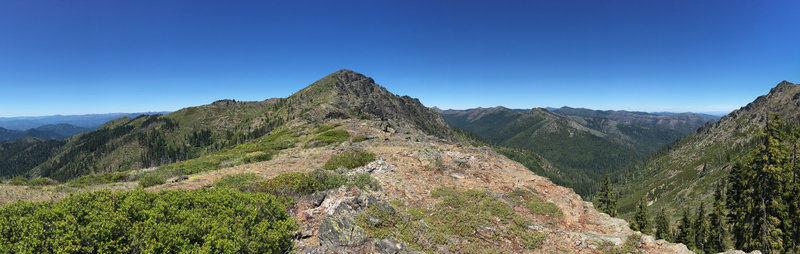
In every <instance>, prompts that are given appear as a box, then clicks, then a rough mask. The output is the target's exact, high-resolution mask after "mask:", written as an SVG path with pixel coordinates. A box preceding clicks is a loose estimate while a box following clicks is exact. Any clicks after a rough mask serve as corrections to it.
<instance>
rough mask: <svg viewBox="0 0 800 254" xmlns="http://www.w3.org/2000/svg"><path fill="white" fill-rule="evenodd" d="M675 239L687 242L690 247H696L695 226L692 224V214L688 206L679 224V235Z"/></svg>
mask: <svg viewBox="0 0 800 254" xmlns="http://www.w3.org/2000/svg"><path fill="white" fill-rule="evenodd" d="M675 241H676V242H679V243H683V244H685V245H686V247H688V248H689V249H692V248H694V227H693V226H692V219H691V215H690V214H689V209H687V208H684V209H683V218H682V219H681V221H680V224H678V235H677V237H676V238H675Z"/></svg>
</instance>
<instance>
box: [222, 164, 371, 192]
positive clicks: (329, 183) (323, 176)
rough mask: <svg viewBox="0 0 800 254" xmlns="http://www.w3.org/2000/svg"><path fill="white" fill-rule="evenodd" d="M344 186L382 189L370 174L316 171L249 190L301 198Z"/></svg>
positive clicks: (285, 176) (257, 183) (280, 177)
mask: <svg viewBox="0 0 800 254" xmlns="http://www.w3.org/2000/svg"><path fill="white" fill-rule="evenodd" d="M232 178H234V177H232ZM236 178H238V177H236ZM232 181H234V180H232ZM342 185H345V186H347V187H353V186H355V187H359V188H361V189H364V190H380V189H381V186H380V183H379V182H378V181H377V180H376V179H375V178H373V177H372V176H371V175H370V174H369V173H362V174H355V175H353V176H350V177H348V176H346V175H343V174H340V173H336V172H328V171H325V170H315V171H312V172H310V173H308V174H305V173H299V172H296V173H286V174H280V175H278V176H276V177H274V178H271V179H267V180H261V181H255V182H252V183H251V184H250V187H249V188H247V190H249V191H254V192H266V193H271V194H276V195H289V196H294V197H299V196H304V195H308V194H312V193H314V192H317V191H324V190H330V189H335V188H339V187H340V186H342Z"/></svg>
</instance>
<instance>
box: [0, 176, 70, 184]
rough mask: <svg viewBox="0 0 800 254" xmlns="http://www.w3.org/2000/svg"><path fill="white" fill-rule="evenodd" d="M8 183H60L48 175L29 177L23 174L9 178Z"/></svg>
mask: <svg viewBox="0 0 800 254" xmlns="http://www.w3.org/2000/svg"><path fill="white" fill-rule="evenodd" d="M8 184H9V185H14V186H44V185H54V184H58V182H57V181H56V180H53V179H50V178H47V177H37V178H34V179H28V178H25V177H22V176H18V177H14V178H13V179H11V180H9V181H8Z"/></svg>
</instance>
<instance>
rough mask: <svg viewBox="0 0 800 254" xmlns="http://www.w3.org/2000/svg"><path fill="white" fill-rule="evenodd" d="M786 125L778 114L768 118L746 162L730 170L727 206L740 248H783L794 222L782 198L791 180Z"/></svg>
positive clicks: (781, 250)
mask: <svg viewBox="0 0 800 254" xmlns="http://www.w3.org/2000/svg"><path fill="white" fill-rule="evenodd" d="M784 127H785V126H784V124H783V121H781V120H780V116H779V115H775V116H773V117H772V118H769V120H768V121H767V124H766V126H765V127H764V130H763V131H762V132H761V133H760V135H759V137H760V138H761V141H762V144H761V145H759V146H758V148H757V149H756V150H755V151H754V152H753V154H751V156H750V157H749V161H748V162H747V163H745V164H743V165H739V164H737V165H736V166H735V167H734V168H733V169H732V170H731V173H730V177H729V179H730V181H731V186H730V188H729V190H730V191H729V198H728V207H729V208H730V215H731V219H732V222H733V227H732V233H733V238H734V242H735V244H736V248H737V249H742V250H745V251H752V250H761V251H762V252H763V253H781V252H783V251H784V247H785V246H784V243H785V241H784V240H785V239H786V234H784V232H786V230H787V228H789V227H790V224H791V222H790V221H789V220H788V218H789V215H788V214H787V206H786V202H784V198H783V197H784V194H785V192H784V190H785V189H786V188H785V187H786V184H787V183H788V182H789V181H787V180H791V179H787V178H788V177H787V176H788V175H790V174H788V171H786V170H784V169H785V168H786V167H787V166H788V165H787V164H788V163H787V162H788V161H789V160H788V157H789V156H788V150H789V149H788V148H787V146H786V144H785V142H784V141H785V140H786V132H785V131H784ZM789 208H790V209H791V207H789ZM790 248H791V247H790Z"/></svg>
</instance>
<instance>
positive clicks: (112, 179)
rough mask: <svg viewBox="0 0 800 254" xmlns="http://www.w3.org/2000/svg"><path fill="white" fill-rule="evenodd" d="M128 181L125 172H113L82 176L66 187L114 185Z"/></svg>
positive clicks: (70, 181)
mask: <svg viewBox="0 0 800 254" xmlns="http://www.w3.org/2000/svg"><path fill="white" fill-rule="evenodd" d="M126 180H128V173H127V172H113V173H101V174H90V175H84V176H81V177H78V178H75V179H72V180H69V181H68V182H67V186H70V187H85V186H91V185H98V184H108V183H116V182H123V181H126Z"/></svg>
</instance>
